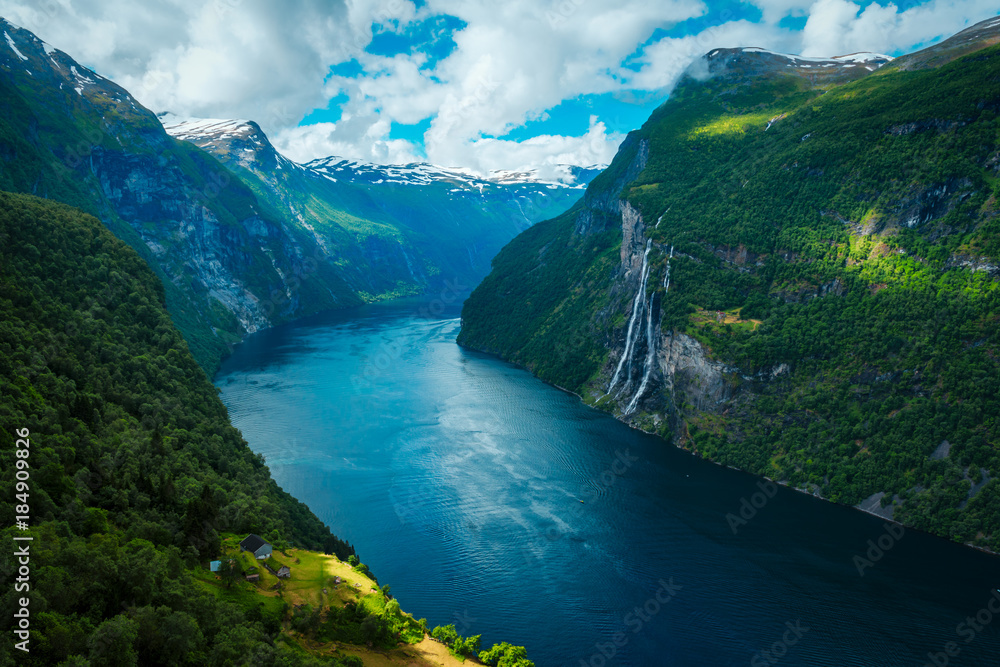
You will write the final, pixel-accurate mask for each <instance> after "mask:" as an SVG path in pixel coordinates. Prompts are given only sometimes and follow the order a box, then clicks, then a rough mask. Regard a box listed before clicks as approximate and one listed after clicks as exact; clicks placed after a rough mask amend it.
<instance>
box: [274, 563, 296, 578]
mask: <svg viewBox="0 0 1000 667" xmlns="http://www.w3.org/2000/svg"><path fill="white" fill-rule="evenodd" d="M275 574H277V575H278V578H279V579H290V578H291V577H292V568H290V567H288V566H287V565H282V566H281V567H279V568H278V571H277V572H275Z"/></svg>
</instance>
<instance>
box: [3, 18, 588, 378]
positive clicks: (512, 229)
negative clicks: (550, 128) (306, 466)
mask: <svg viewBox="0 0 1000 667" xmlns="http://www.w3.org/2000/svg"><path fill="white" fill-rule="evenodd" d="M0 29H2V31H3V33H4V41H3V43H0V93H2V96H0V111H2V112H3V115H2V118H0V188H2V189H6V190H10V191H14V192H26V193H31V194H36V195H39V196H43V197H47V198H51V199H56V200H59V201H63V202H65V203H68V204H71V205H74V206H78V207H80V208H82V209H83V210H85V211H87V212H89V213H92V214H94V215H95V216H97V217H99V218H100V219H101V220H102V221H103V222H104V223H105V224H106V225H108V227H109V228H110V229H111V230H112V231H113V232H114V233H115V234H116V235H117V236H118V237H119V238H121V239H123V240H125V241H126V242H127V243H128V244H129V245H131V246H132V247H133V248H135V249H136V250H137V251H138V252H139V253H140V255H141V256H142V257H143V258H144V259H145V260H146V261H147V262H149V263H150V265H151V266H153V267H154V270H155V271H156V272H157V274H158V276H159V277H160V278H161V279H162V280H163V281H164V283H165V284H166V286H167V306H168V308H169V310H170V312H171V314H172V316H173V317H174V319H175V321H176V323H177V325H178V327H179V328H180V329H181V331H182V332H183V333H184V337H185V339H186V340H187V341H188V343H189V345H190V346H191V349H192V352H193V353H194V355H195V357H196V358H197V359H198V361H199V363H201V364H202V366H203V367H204V368H206V369H207V370H208V371H209V372H212V371H214V369H215V367H216V366H217V364H218V361H219V359H220V358H221V357H222V356H223V355H224V354H225V353H226V351H227V349H229V347H230V346H231V345H233V344H234V343H236V342H238V341H239V340H240V339H241V338H242V337H243V336H245V335H247V334H248V333H252V332H254V331H256V330H259V329H261V328H265V327H268V326H272V325H274V324H277V323H280V322H284V321H288V320H290V319H294V318H297V317H301V316H304V315H308V314H310V313H315V312H319V311H322V310H327V309H331V308H343V307H349V306H354V305H359V304H361V303H365V302H368V301H372V300H377V299H384V298H391V297H394V296H403V295H407V294H416V293H421V292H428V291H435V290H439V289H441V286H442V285H444V284H445V282H446V281H448V283H449V284H453V285H459V286H463V287H464V288H470V287H472V286H474V285H475V284H476V283H477V282H478V281H479V280H480V279H481V278H482V276H484V275H485V274H486V273H487V272H488V271H489V262H490V260H491V259H492V257H493V255H494V254H495V253H496V251H497V250H498V249H499V248H500V247H502V245H503V244H504V243H506V242H507V241H508V240H509V239H511V238H513V236H514V235H516V234H517V233H518V232H520V231H522V230H523V229H525V228H526V227H528V226H530V225H531V224H532V223H534V222H535V221H537V220H540V219H542V218H545V217H550V216H551V215H553V214H556V213H558V212H560V211H562V210H565V209H566V208H567V207H569V206H570V205H571V204H572V203H573V201H574V200H575V199H576V198H578V197H579V196H580V194H581V192H582V190H581V189H579V188H578V187H569V186H565V185H558V184H540V183H527V182H519V183H512V184H501V183H492V182H487V181H483V182H482V185H483V187H482V188H480V187H479V184H478V183H477V185H476V186H474V187H468V185H469V184H468V183H467V184H465V185H462V186H461V187H456V185H454V184H458V181H459V176H458V175H457V174H452V175H451V176H449V178H451V180H450V181H448V180H436V178H437V177H434V178H431V177H430V175H429V173H425V174H424V175H425V176H427V177H428V178H427V179H424V182H420V179H419V178H418V177H417V174H418V172H420V171H424V172H426V171H427V169H426V168H423V167H421V168H419V169H415V170H414V171H413V172H412V173H413V175H414V176H413V179H412V182H411V183H410V184H409V185H406V186H403V185H402V184H401V183H396V182H393V183H390V182H387V179H385V178H382V179H381V181H382V182H381V183H380V182H378V181H379V180H380V179H379V178H370V177H369V176H370V175H367V174H366V169H367V168H362V169H359V170H358V171H357V174H358V175H357V178H356V180H355V182H352V183H345V182H339V181H337V182H335V181H334V180H333V179H332V178H328V175H327V174H324V173H323V172H321V171H317V170H314V169H311V168H309V167H306V166H301V165H296V164H295V163H294V162H292V161H290V160H287V159H286V158H284V157H283V156H281V155H280V154H279V153H278V152H277V151H275V150H274V147H273V146H272V145H271V144H270V142H269V141H268V139H267V137H266V135H265V134H264V133H263V132H262V131H261V129H260V127H259V126H258V125H257V124H256V123H253V122H250V121H247V122H233V121H222V122H218V121H209V122H207V123H201V124H192V123H188V126H187V128H186V130H185V131H181V132H179V134H180V135H181V136H182V137H184V138H183V140H178V139H175V138H173V137H171V136H170V135H169V134H168V133H167V132H166V131H165V130H164V129H163V125H162V124H161V122H160V120H159V119H158V118H157V117H156V116H155V115H154V114H152V113H151V112H149V111H148V110H147V109H145V108H143V107H142V105H141V104H139V103H138V102H137V101H136V100H135V98H134V96H133V95H131V94H130V93H129V92H128V91H126V90H124V89H123V88H121V87H120V86H118V85H116V84H114V83H113V82H111V81H110V80H108V79H106V78H104V77H102V76H100V75H98V74H96V73H94V72H92V71H91V70H89V69H87V68H85V67H83V66H81V65H80V64H79V63H77V62H75V61H74V60H73V59H72V58H70V57H69V56H68V55H66V54H65V53H63V52H62V51H59V50H57V49H54V48H52V47H51V46H49V45H47V44H45V43H44V42H42V41H41V40H39V39H38V38H37V37H36V36H35V35H33V34H32V33H31V32H29V31H27V30H24V29H22V28H19V27H17V26H14V25H12V24H10V23H9V22H7V21H4V20H2V19H0ZM168 124H169V123H168ZM199 143H201V144H204V150H203V149H202V148H200V147H198V144H199ZM320 168H324V167H320ZM325 168H326V169H329V168H330V167H329V166H327V167H325ZM336 168H338V167H334V169H336ZM339 168H341V169H343V168H344V166H343V165H342V166H341V167H339ZM338 173H340V172H338ZM371 175H373V174H371ZM463 178H465V180H471V179H469V178H468V177H463ZM344 180H346V179H344ZM391 180H399V179H391ZM448 183H452V184H453V185H451V186H449V185H448ZM398 187H406V188H407V190H406V193H405V194H403V193H402V192H398V191H396V190H397V188H398Z"/></svg>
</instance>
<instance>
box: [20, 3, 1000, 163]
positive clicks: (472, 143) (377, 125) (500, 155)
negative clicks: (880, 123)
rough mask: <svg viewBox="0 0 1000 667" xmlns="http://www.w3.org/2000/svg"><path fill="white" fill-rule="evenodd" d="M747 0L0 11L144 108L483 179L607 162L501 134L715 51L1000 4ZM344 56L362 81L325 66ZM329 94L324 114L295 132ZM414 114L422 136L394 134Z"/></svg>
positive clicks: (825, 37) (915, 38)
mask: <svg viewBox="0 0 1000 667" xmlns="http://www.w3.org/2000/svg"><path fill="white" fill-rule="evenodd" d="M706 1H707V0H706ZM880 2H883V3H884V4H879V3H880ZM749 3H750V4H753V5H754V6H756V7H758V8H759V9H760V11H761V16H762V18H761V19H760V20H759V21H751V20H745V19H744V20H724V21H723V22H722V23H721V24H720V25H712V24H711V21H717V20H719V19H720V17H721V18H722V19H725V16H726V12H722V13H721V14H718V13H712V12H710V11H709V8H708V6H707V5H706V4H705V2H703V1H702V0H666V1H663V2H656V3H650V2H647V1H646V0H507V1H505V2H502V3H496V2H487V1H486V0H478V1H473V0H426V2H422V3H415V2H413V1H412V0H339V1H333V2H331V1H329V0H292V1H289V2H283V3H274V2H270V1H268V0H208V2H194V1H193V0H149V1H147V2H142V3H136V2H133V1H132V0H72V1H71V0H39V1H36V2H28V0H0V14H2V15H3V16H5V17H7V18H8V19H9V20H11V21H13V22H14V23H17V24H20V25H22V26H24V27H26V28H28V29H30V30H33V31H34V32H36V33H37V34H38V35H39V36H40V37H41V38H42V39H45V40H46V41H48V42H49V43H50V44H52V45H53V46H56V47H57V48H60V49H62V50H64V51H66V52H67V53H69V54H70V55H72V56H73V57H75V58H77V59H78V60H80V61H81V62H82V63H83V64H85V65H87V66H90V67H93V68H94V69H96V70H97V71H99V72H100V73H101V74H103V75H105V76H108V77H110V78H112V79H114V80H115V81H117V82H118V83H120V84H121V85H123V86H125V87H126V88H128V89H129V90H130V91H131V92H132V93H133V94H134V95H135V96H136V98H137V99H138V100H139V101H140V102H142V103H143V104H145V105H146V106H147V107H149V108H150V109H153V110H155V111H161V110H170V111H173V112H174V113H177V114H180V115H192V116H206V117H229V118H245V119H252V120H256V121H257V122H258V123H260V125H261V127H262V128H263V129H264V130H265V132H267V133H268V135H269V136H271V138H272V141H273V142H274V143H275V146H276V147H278V149H279V150H281V151H282V152H284V153H286V154H287V155H288V156H289V157H291V158H293V159H297V160H308V159H311V158H314V157H322V156H326V155H329V154H339V155H343V156H345V157H351V158H356V159H363V160H369V161H375V162H400V161H411V160H416V159H427V160H430V161H433V162H438V163H441V164H445V165H448V166H465V167H469V168H474V169H476V170H479V171H488V170H491V169H501V168H502V169H516V168H524V167H528V166H536V167H538V166H541V167H543V168H545V169H549V168H550V167H551V166H552V165H554V164H556V163H557V162H558V161H569V162H576V163H580V164H582V163H592V162H605V161H609V160H610V157H611V156H612V155H613V152H614V148H615V147H616V146H617V143H618V142H619V141H620V139H621V136H620V134H617V133H615V132H610V131H608V129H607V127H606V126H605V124H604V123H602V122H601V118H597V119H591V120H590V122H589V124H588V126H587V129H586V131H581V132H582V133H581V134H579V135H578V136H570V135H569V133H567V132H565V131H560V127H559V126H558V125H552V124H549V125H544V128H545V129H544V130H539V134H538V136H534V137H531V138H528V139H523V140H517V141H516V140H513V139H511V138H510V134H509V133H510V132H511V131H512V130H516V129H521V130H522V131H520V132H519V134H518V136H521V135H523V134H525V132H524V131H523V128H525V127H531V125H530V123H531V122H532V121H534V120H538V119H545V118H546V117H547V114H548V113H549V112H550V111H551V110H552V109H554V108H556V107H557V106H558V105H560V104H561V103H563V102H565V101H581V100H582V101H583V102H586V101H587V100H595V99H598V98H601V96H605V98H606V97H607V96H609V95H611V96H616V97H617V98H618V99H619V100H624V99H627V98H629V97H630V96H631V97H634V98H636V99H640V100H641V99H644V98H649V97H650V95H652V96H653V97H654V98H657V99H662V97H663V95H664V94H665V92H666V91H669V89H670V88H671V87H672V86H673V85H674V83H675V82H676V80H677V78H678V77H679V75H680V73H681V72H683V70H684V69H685V68H686V67H687V65H688V64H689V63H690V62H692V61H693V60H694V59H695V58H697V57H698V56H700V55H702V54H703V53H705V52H707V51H709V50H711V49H712V48H716V47H723V46H762V47H765V48H769V49H773V50H777V51H783V52H787V53H804V54H807V55H837V54H842V53H848V52H852V51H860V50H866V51H867V50H870V51H881V52H884V53H890V54H891V53H899V52H901V51H906V50H909V49H910V48H911V47H912V46H913V45H916V44H921V43H927V42H931V41H933V40H935V39H939V38H941V37H946V36H948V35H950V34H952V33H954V32H956V31H958V30H960V29H962V28H964V27H966V26H967V25H970V24H971V23H973V22H975V21H976V20H980V19H982V18H985V17H987V16H992V15H995V14H996V13H997V10H996V7H995V6H991V1H988V0H962V1H960V0H929V1H926V2H923V3H922V4H919V5H916V6H913V7H909V8H908V9H906V10H905V11H899V9H898V8H897V7H896V5H894V4H891V3H888V2H885V0H878V1H877V2H874V3H871V4H868V5H867V6H865V7H862V6H861V5H858V4H856V3H854V2H851V0H749ZM444 16H448V17H452V18H449V19H447V20H444V19H443V18H442V17H444ZM789 16H792V17H796V16H798V17H807V21H806V24H805V28H804V29H803V30H801V31H793V30H790V29H788V28H786V27H782V20H783V19H784V18H785V17H789ZM713 17H714V18H713ZM677 25H681V26H682V27H683V30H682V31H681V32H677V31H674V32H670V31H671V29H672V28H674V27H675V26H677ZM442 39H443V41H442ZM421 40H423V41H421ZM407 44H409V45H410V48H406V46H407ZM393 45H395V46H393ZM442 45H443V46H442ZM347 61H356V63H357V66H358V69H360V74H358V73H355V74H354V75H351V76H347V75H343V73H344V70H341V69H337V70H336V71H337V72H338V74H337V75H334V74H331V67H332V66H334V65H337V64H339V63H344V62H347ZM333 98H336V99H337V105H338V106H339V110H340V118H339V119H337V120H336V122H334V123H328V122H327V123H318V124H314V125H309V126H304V127H298V123H299V122H300V121H301V120H302V119H303V118H304V117H306V116H308V115H309V114H310V113H311V112H312V111H313V110H315V109H325V108H327V105H328V103H329V101H330V100H331V99H333ZM341 101H343V103H341ZM622 104H624V102H622ZM578 106H581V107H585V106H586V105H585V104H580V105H578ZM600 112H601V108H600V107H596V108H595V111H594V113H597V114H598V115H599V114H600ZM581 113H587V112H585V111H584V112H581ZM334 118H336V116H334ZM578 120H580V121H582V120H584V119H583V118H579V119H578ZM605 120H606V119H605ZM418 124H419V126H422V127H426V128H427V129H426V132H425V134H424V135H423V137H422V140H418V139H417V138H416V137H413V136H410V137H409V140H404V139H400V138H399V137H398V135H394V134H393V131H394V128H398V127H399V126H400V125H403V126H409V127H411V128H412V127H413V126H414V125H418ZM539 127H543V126H542V125H539ZM529 136H530V135H529Z"/></svg>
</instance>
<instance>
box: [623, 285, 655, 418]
mask: <svg viewBox="0 0 1000 667" xmlns="http://www.w3.org/2000/svg"><path fill="white" fill-rule="evenodd" d="M655 296H656V292H653V293H652V294H650V295H649V308H647V309H646V360H645V361H644V362H643V364H642V382H641V383H639V390H638V391H636V392H635V396H633V397H632V400H631V401H630V402H629V404H628V407H627V408H625V414H627V415H629V414H632V412H633V411H634V410H635V406H636V404H637V403H638V402H639V399H640V398H642V395H643V394H644V393H645V391H646V386H647V385H648V384H649V375H650V373H652V372H653V366H654V364H655V363H656V335H655V333H654V328H653V298H654V297H655Z"/></svg>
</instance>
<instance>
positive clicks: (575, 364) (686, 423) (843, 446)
mask: <svg viewBox="0 0 1000 667" xmlns="http://www.w3.org/2000/svg"><path fill="white" fill-rule="evenodd" d="M998 36H1000V21H998V20H997V19H991V20H989V21H985V22H983V23H981V24H979V25H977V26H974V27H972V28H970V29H968V30H966V31H963V33H960V34H959V35H956V36H955V37H954V38H952V39H949V40H946V41H945V42H942V43H941V44H940V45H937V46H934V47H931V48H929V49H926V50H925V51H921V52H917V53H915V54H911V55H909V56H904V57H902V58H899V59H897V60H895V61H891V62H890V59H888V58H886V57H883V56H877V55H874V54H855V55H852V56H849V57H838V58H832V59H809V58H800V57H797V56H785V55H781V54H774V53H770V52H767V51H764V50H762V49H753V48H743V49H716V50H714V51H712V52H710V53H709V54H707V55H706V56H705V57H704V58H703V59H701V60H699V61H698V62H696V63H695V64H694V65H692V67H691V68H690V69H689V70H688V73H687V75H686V76H685V77H684V78H683V80H682V81H681V83H680V84H679V85H678V86H677V88H676V89H675V90H674V92H673V93H672V95H671V97H670V99H669V100H668V101H667V102H666V103H665V104H664V105H662V106H661V107H660V108H659V109H657V110H656V111H655V112H654V113H653V114H652V116H651V117H650V119H649V120H648V121H647V123H646V124H645V125H643V127H642V128H641V129H639V130H637V131H634V132H632V133H630V134H629V135H628V137H627V138H626V140H625V142H623V144H622V146H621V148H620V150H619V153H618V155H617V156H616V157H615V159H614V161H613V162H612V164H611V165H610V167H609V168H608V169H607V170H605V171H604V172H603V173H602V174H601V175H600V176H598V177H597V178H595V179H594V180H593V182H592V183H591V184H590V186H589V187H588V189H587V192H586V194H585V196H584V198H583V199H582V200H581V202H580V203H579V204H577V205H576V206H574V207H573V208H572V209H570V210H569V211H568V212H566V213H564V214H563V215H560V216H557V217H555V218H553V219H551V220H547V221H544V222H541V223H538V224H537V225H535V226H533V227H532V228H531V229H529V230H527V231H525V232H524V233H522V234H521V235H520V236H518V237H517V238H516V239H514V240H513V241H512V242H511V243H510V244H508V245H507V246H506V247H505V248H504V249H503V250H502V251H501V252H500V253H499V254H498V255H497V257H496V259H495V260H494V269H493V272H492V273H491V274H490V275H489V276H488V277H487V278H486V279H485V280H484V281H483V282H482V283H481V284H480V286H479V287H478V288H477V289H476V290H475V291H474V292H473V294H472V295H471V297H470V298H469V300H468V301H467V302H466V304H465V307H464V309H463V313H462V330H461V334H460V336H459V342H460V343H461V344H463V345H466V346H469V347H473V348H476V349H480V350H484V351H487V352H491V353H494V354H498V355H500V356H502V357H504V358H505V359H508V360H510V361H512V362H515V363H518V364H521V365H522V366H525V367H527V368H529V369H530V370H532V371H533V372H534V373H536V374H537V375H538V376H539V377H541V378H542V379H544V380H547V381H549V382H551V383H553V384H556V385H559V386H561V387H565V388H567V389H569V390H571V391H574V392H576V393H577V394H579V395H580V396H581V397H582V399H583V400H584V401H585V402H587V403H588V404H591V405H593V406H595V407H597V408H599V409H603V410H607V411H609V412H612V413H613V414H615V415H616V416H617V417H618V418H619V419H622V420H624V421H626V422H628V423H630V424H632V425H634V426H636V427H639V428H642V429H644V430H647V431H650V432H655V433H658V434H660V435H662V436H663V437H665V438H667V439H669V440H671V441H672V442H674V443H675V444H677V445H679V446H681V447H685V448H687V449H689V450H691V451H693V452H696V453H697V454H699V455H701V456H704V457H706V458H710V459H712V460H714V461H717V462H719V463H723V464H726V465H731V466H735V467H739V468H742V469H744V470H748V471H751V472H754V473H756V474H759V475H765V476H767V477H770V478H772V479H775V480H778V481H780V482H782V483H783V484H787V485H789V486H792V487H794V488H797V489H800V490H803V491H806V492H809V493H814V494H816V495H817V496H822V497H824V498H828V499H830V500H834V501H837V502H841V503H847V504H851V505H857V506H859V507H863V508H864V509H866V510H867V511H872V512H875V513H877V514H880V515H882V516H886V517H891V518H894V519H896V520H898V521H901V522H903V523H905V524H907V525H911V526H915V527H919V528H922V529H925V530H929V531H932V532H935V533H938V534H940V535H944V536H947V537H949V538H951V539H954V540H958V541H961V542H965V543H969V544H973V545H976V546H982V547H987V548H990V549H992V550H994V551H998V550H1000V514H998V513H997V508H998V507H1000V482H998V481H995V479H994V478H995V477H996V476H997V475H998V473H1000V450H998V442H1000V424H998V423H997V421H996V419H995V415H996V414H998V413H1000V398H998V397H1000V393H998V392H1000V367H998V360H1000V329H998V328H997V326H996V323H997V321H998V320H1000V218H998V214H997V211H998V208H1000V207H998V204H997V196H998V194H1000V191H998V186H997V183H998V182H1000V181H998V177H1000V152H998V150H997V147H996V141H995V137H996V132H997V130H998V129H1000V121H998V116H997V114H998V111H1000V46H991V44H995V43H996V42H997V41H998ZM917 64H919V66H917Z"/></svg>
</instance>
